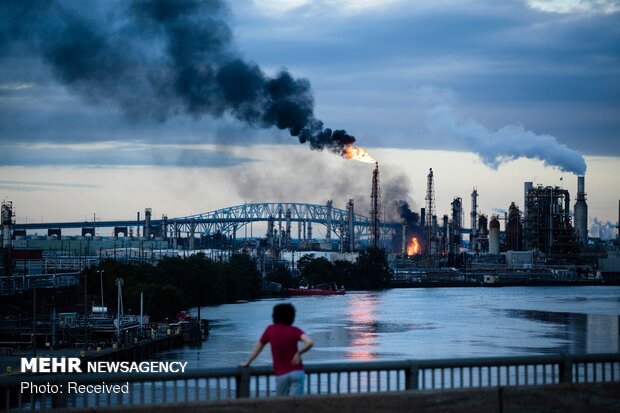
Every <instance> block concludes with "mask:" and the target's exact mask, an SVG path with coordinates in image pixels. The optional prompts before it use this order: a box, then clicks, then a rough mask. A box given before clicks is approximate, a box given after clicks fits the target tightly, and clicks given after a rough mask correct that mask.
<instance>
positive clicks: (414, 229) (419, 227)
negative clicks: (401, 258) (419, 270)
mask: <svg viewBox="0 0 620 413" xmlns="http://www.w3.org/2000/svg"><path fill="white" fill-rule="evenodd" d="M397 204H398V210H399V212H400V219H401V222H402V223H403V224H404V227H405V233H406V235H407V240H406V242H407V243H409V240H410V239H411V238H412V237H417V238H418V242H419V244H420V246H421V245H422V243H423V242H424V223H422V222H420V215H419V214H418V213H416V212H413V211H412V210H411V208H410V207H409V203H408V202H407V201H397ZM402 231H403V228H402V227H400V228H398V229H397V230H396V234H395V236H394V239H393V246H394V249H395V250H397V251H398V250H400V248H401V246H402V236H403V233H402ZM403 253H404V251H403Z"/></svg>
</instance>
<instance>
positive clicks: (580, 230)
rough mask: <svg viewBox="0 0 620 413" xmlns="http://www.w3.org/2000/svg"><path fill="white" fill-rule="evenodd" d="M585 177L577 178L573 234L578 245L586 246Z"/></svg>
mask: <svg viewBox="0 0 620 413" xmlns="http://www.w3.org/2000/svg"><path fill="white" fill-rule="evenodd" d="M585 186H586V185H585V177H583V176H578V177H577V201H575V232H576V234H577V238H578V239H579V243H580V244H582V245H587V244H588V204H586V192H585Z"/></svg>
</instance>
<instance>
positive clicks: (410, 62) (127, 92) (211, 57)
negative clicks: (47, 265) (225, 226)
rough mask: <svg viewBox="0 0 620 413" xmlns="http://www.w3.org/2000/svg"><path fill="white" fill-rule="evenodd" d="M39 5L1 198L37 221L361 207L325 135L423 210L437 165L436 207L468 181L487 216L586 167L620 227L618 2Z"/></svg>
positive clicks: (7, 32)
mask: <svg viewBox="0 0 620 413" xmlns="http://www.w3.org/2000/svg"><path fill="white" fill-rule="evenodd" d="M28 4H29V5H30V6H28V5H25V4H24V3H23V2H21V1H12V0H9V1H4V2H2V4H1V5H0V151H1V153H2V156H0V196H1V197H2V198H3V199H9V200H12V201H14V203H15V205H16V209H17V212H18V216H17V220H18V221H20V222H24V221H25V220H26V219H29V220H40V219H44V220H52V219H59V220H76V219H82V218H83V217H84V216H87V215H88V216H92V213H93V212H96V213H97V214H99V215H101V216H102V217H103V219H106V218H127V219H128V218H130V217H133V216H134V214H135V211H137V210H142V209H143V208H144V207H152V208H153V210H154V211H155V212H156V214H161V213H167V214H168V215H169V216H183V215H189V214H193V213H199V212H204V211H208V210H212V209H217V208H220V207H224V206H228V205H233V204H237V203H239V202H244V201H249V200H254V201H300V202H312V203H323V202H325V201H326V200H327V199H329V198H333V199H334V200H335V202H336V204H337V205H338V203H341V204H340V205H339V206H344V202H345V201H346V199H347V198H348V197H355V198H356V199H359V204H360V205H362V206H361V207H360V208H361V209H362V211H360V212H363V206H364V203H365V202H366V203H367V198H368V193H369V188H368V187H369V185H370V171H369V170H368V166H366V165H363V164H360V165H358V164H355V163H354V162H352V161H346V160H343V159H341V158H340V157H339V156H338V150H339V148H340V147H341V143H342V141H338V140H334V139H335V138H329V135H328V139H327V140H325V139H324V137H325V129H324V128H326V127H329V128H332V129H334V130H335V129H346V131H347V132H348V133H349V134H351V135H354V136H355V137H356V138H357V142H356V144H358V145H361V146H364V147H367V148H368V149H369V150H371V151H373V153H374V154H375V155H376V157H377V158H378V159H379V160H380V163H381V165H382V182H383V184H384V189H385V190H386V193H385V194H384V199H385V198H386V196H387V197H388V198H389V197H395V198H401V199H407V200H409V201H411V202H413V203H414V204H415V205H416V206H418V207H419V206H422V204H423V201H424V185H425V178H426V172H427V171H428V168H431V167H432V168H433V169H434V170H435V171H436V177H437V186H436V193H437V201H438V202H437V204H438V212H439V214H440V215H441V214H443V213H447V212H448V209H449V203H450V200H451V199H452V197H454V196H461V197H463V198H464V199H466V202H465V204H466V205H467V206H468V205H469V194H470V193H471V190H472V187H473V186H477V187H478V188H479V192H480V205H481V209H482V212H485V213H492V212H493V210H494V209H506V208H507V207H508V205H509V203H510V202H511V201H516V202H517V204H522V182H523V181H529V180H532V181H534V182H536V183H542V184H545V185H564V186H565V187H567V188H568V189H570V190H571V191H573V193H574V187H575V182H576V178H575V176H576V174H583V173H584V172H586V171H587V172H586V177H587V183H586V185H587V190H588V197H589V198H588V199H589V206H590V219H591V220H594V218H596V219H598V220H599V221H601V222H603V224H604V223H605V222H606V221H612V222H614V223H615V221H616V219H617V203H618V199H619V198H620V183H619V181H618V179H617V176H620V163H619V162H618V160H620V144H619V143H620V142H619V141H620V136H619V132H620V81H619V80H620V59H619V58H620V41H619V40H620V1H616V0H609V1H603V0H592V1H587V0H530V1H526V0H506V1H502V2H497V1H490V0H488V1H487V0H451V1H447V0H446V1H444V0H435V1H400V0H386V1H379V0H359V1H354V0H341V1H331V0H322V1H309V0H308V1H305V0H289V1H278V0H254V1H249V0H248V1H235V2H230V3H229V4H226V3H220V2H218V1H207V2H205V3H201V2H194V1H189V0H188V1H174V2H173V1H166V0H139V1H134V2H126V1H120V0H119V1H91V2H71V1H60V0H58V1H52V2H31V3H28ZM283 70H285V71H286V72H284V73H285V74H286V76H285V75H283V74H282V73H283V72H282V71H283ZM289 74H290V76H289ZM287 76H288V77H287ZM303 79H307V81H306V80H303ZM291 104H293V105H292V106H291ZM319 120H320V121H322V124H318V123H317V122H318V121H319ZM300 130H303V131H304V132H301V135H302V136H305V135H304V134H305V133H306V132H307V139H302V140H305V141H306V143H304V144H303V145H300V144H299V141H300V140H299V136H290V135H291V133H292V134H294V135H300ZM310 146H314V147H324V148H325V149H324V151H322V152H320V151H312V150H310ZM334 153H335V154H334ZM379 155H380V156H379ZM364 174H367V175H368V176H365V175H364ZM560 178H563V180H562V181H560ZM466 213H468V211H467V210H466ZM27 217H28V218H27Z"/></svg>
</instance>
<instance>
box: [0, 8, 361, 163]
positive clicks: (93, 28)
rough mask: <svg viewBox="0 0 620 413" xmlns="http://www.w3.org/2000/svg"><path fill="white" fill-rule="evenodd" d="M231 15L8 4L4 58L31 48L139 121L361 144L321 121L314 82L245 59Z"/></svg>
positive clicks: (94, 97)
mask: <svg viewBox="0 0 620 413" xmlns="http://www.w3.org/2000/svg"><path fill="white" fill-rule="evenodd" d="M227 16H228V9H227V7H226V5H225V4H224V3H223V2H222V1H221V0H133V1H124V0H122V1H121V0H109V1H105V2H101V1H79V2H75V1H68V0H67V1H62V0H31V1H24V0H3V1H2V2H0V56H1V55H2V54H7V53H11V51H14V50H17V48H16V46H20V49H19V50H20V51H23V50H24V47H23V46H26V48H27V49H28V50H29V52H30V53H34V54H35V55H36V56H38V57H40V58H41V59H42V60H43V61H44V62H45V63H47V64H48V65H49V66H50V68H51V70H52V72H53V73H54V75H55V76H56V77H57V78H58V79H60V80H61V81H62V83H63V84H64V85H65V86H66V87H67V88H69V89H71V90H73V91H75V92H77V93H79V94H80V95H81V96H83V97H85V98H86V99H87V100H89V101H91V102H98V101H104V100H109V101H113V102H116V103H117V104H118V105H120V107H121V108H123V110H124V111H125V112H126V113H127V114H128V115H129V116H130V117H131V118H143V117H150V118H155V119H157V120H159V121H165V120H166V119H167V118H168V117H170V116H176V115H179V114H188V115H191V116H194V117H201V116H204V115H207V116H212V117H220V116H223V115H224V114H229V115H231V116H233V117H235V118H237V119H238V120H240V121H242V122H245V123H247V124H249V125H252V126H255V127H260V128H271V127H274V126H275V127H277V128H279V129H283V130H284V129H286V130H288V132H289V133H290V135H291V136H295V137H297V138H298V139H299V141H300V142H301V143H305V142H308V144H309V145H310V147H311V148H312V149H325V148H326V149H329V150H331V151H333V152H336V153H341V151H342V147H343V146H344V145H347V144H352V143H353V142H355V138H354V137H353V136H351V135H349V134H347V132H346V131H344V130H333V131H332V130H331V129H329V128H325V127H324V125H323V123H322V122H321V121H320V120H318V119H316V118H315V117H314V97H313V95H312V90H311V87H310V83H309V82H308V80H306V79H301V78H295V77H293V76H292V75H291V74H290V73H289V72H288V71H287V70H284V69H283V70H281V71H280V72H279V73H277V74H276V75H275V76H273V77H270V76H268V75H266V74H265V73H263V71H262V70H261V68H260V67H259V66H258V65H256V64H255V63H252V62H248V61H245V60H244V59H243V58H241V57H240V54H239V53H238V52H237V51H236V50H235V48H234V47H233V44H232V39H233V34H232V30H231V29H230V27H229V26H228V24H227V23H226V18H227Z"/></svg>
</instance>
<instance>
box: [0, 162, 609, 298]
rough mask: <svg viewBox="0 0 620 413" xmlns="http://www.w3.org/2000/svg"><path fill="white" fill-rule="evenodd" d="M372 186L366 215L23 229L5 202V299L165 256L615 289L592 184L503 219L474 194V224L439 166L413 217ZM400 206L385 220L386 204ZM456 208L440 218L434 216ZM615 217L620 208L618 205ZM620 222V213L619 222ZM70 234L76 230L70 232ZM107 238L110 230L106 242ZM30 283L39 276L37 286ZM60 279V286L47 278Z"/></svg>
mask: <svg viewBox="0 0 620 413" xmlns="http://www.w3.org/2000/svg"><path fill="white" fill-rule="evenodd" d="M364 161H367V162H369V163H371V162H372V163H374V169H373V172H372V175H371V177H370V178H371V182H370V185H369V186H370V201H371V202H370V205H371V208H370V211H369V214H368V215H366V214H364V213H359V211H357V210H356V202H355V201H356V200H354V199H350V200H349V201H348V202H347V204H346V205H345V206H344V208H342V209H341V208H337V207H336V206H335V205H334V204H333V202H332V201H327V202H326V203H325V204H305V203H292V202H271V203H268V202H266V203H246V204H242V205H236V206H232V207H227V208H222V209H219V210H216V211H211V212H207V213H202V214H197V215H192V216H187V217H177V218H169V217H167V216H162V217H161V218H160V219H155V218H154V217H153V213H152V210H151V208H146V209H145V211H144V213H143V215H141V213H140V212H138V213H137V214H136V217H135V219H131V220H126V221H100V220H99V221H98V220H96V219H94V220H93V221H91V222H87V221H81V222H50V223H30V224H16V221H15V208H14V205H13V204H12V203H11V202H10V201H5V202H3V204H2V254H1V255H0V257H1V261H0V273H1V277H2V278H1V279H2V282H1V283H0V288H1V289H2V294H11V293H15V292H17V291H20V290H23V289H27V288H29V285H30V284H29V279H31V278H32V277H34V278H37V279H38V281H37V282H38V283H39V284H40V285H42V284H41V283H45V282H44V281H43V280H44V279H48V283H49V282H52V281H49V280H51V278H50V277H51V275H53V277H52V278H54V280H55V281H53V282H56V283H57V282H61V281H58V280H63V281H62V282H65V283H79V279H78V276H79V272H80V271H82V270H83V269H84V268H87V267H90V266H94V265H96V264H97V263H98V262H99V261H100V260H101V259H105V258H114V259H118V260H129V261H146V262H151V263H156V262H157V261H158V260H159V259H160V258H161V257H162V256H171V255H172V256H174V255H188V254H193V253H196V252H203V253H205V254H207V255H208V256H209V257H210V258H212V259H217V260H225V259H227V258H228V257H230V256H231V255H233V254H236V253H244V254H249V255H251V256H253V257H254V258H255V260H256V264H257V267H258V268H259V269H260V270H261V271H262V273H263V274H266V273H267V272H269V270H270V269H271V268H274V266H276V265H284V266H286V267H288V268H289V269H290V270H292V271H293V272H294V271H295V270H296V261H297V260H298V259H299V258H300V257H302V256H304V255H306V254H314V255H315V256H323V257H325V258H327V259H329V260H330V261H332V262H334V261H336V260H349V261H352V260H355V257H356V256H357V254H358V253H359V251H362V250H364V249H366V248H368V247H381V248H383V249H385V250H386V252H387V253H388V257H389V262H390V267H391V269H392V272H393V285H394V286H417V285H419V286H428V285H438V286H439V285H464V284H466V285H511V284H518V285H523V284H526V285H527V284H540V283H543V284H544V283H583V282H588V283H605V282H606V283H617V282H618V281H619V280H620V278H619V276H620V253H619V252H618V246H619V241H618V238H617V239H616V240H608V241H604V240H600V239H597V238H592V237H589V236H588V205H587V197H586V190H585V189H586V182H585V177H583V176H579V177H577V181H578V186H577V188H578V190H577V194H575V195H574V197H573V199H571V194H570V193H569V191H568V190H566V189H563V188H561V187H558V186H545V185H541V184H534V183H533V182H525V183H524V191H523V199H522V200H515V201H514V202H512V203H511V204H510V205H509V206H508V209H507V210H506V211H505V212H504V213H502V214H489V213H487V212H486V211H480V210H479V207H478V197H479V196H482V195H483V194H479V192H478V190H477V188H475V187H474V188H473V191H472V192H471V212H470V217H469V218H470V219H469V225H467V220H466V217H465V215H464V212H463V209H464V208H463V206H464V200H463V198H461V197H454V199H453V201H452V202H451V203H450V205H449V209H448V208H446V207H447V206H444V205H436V203H435V187H434V186H435V184H434V176H433V170H432V169H430V170H429V173H428V175H427V179H426V182H427V186H426V196H425V204H424V207H422V208H420V210H419V211H413V210H411V209H410V208H409V205H408V204H407V203H405V202H403V201H399V200H392V199H385V198H383V199H382V197H381V189H380V179H379V165H378V163H377V162H376V161H375V160H374V159H373V158H369V160H364ZM388 204H395V205H397V206H398V208H397V209H398V216H393V217H388V216H387V215H386V213H385V208H382V205H388ZM446 209H448V210H449V211H450V213H449V214H443V215H442V216H438V211H440V210H446ZM619 214H620V203H619ZM619 218H620V217H619ZM70 234H74V235H70ZM105 234H108V236H106V235H105ZM34 278H32V279H34ZM52 284H53V283H52Z"/></svg>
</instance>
